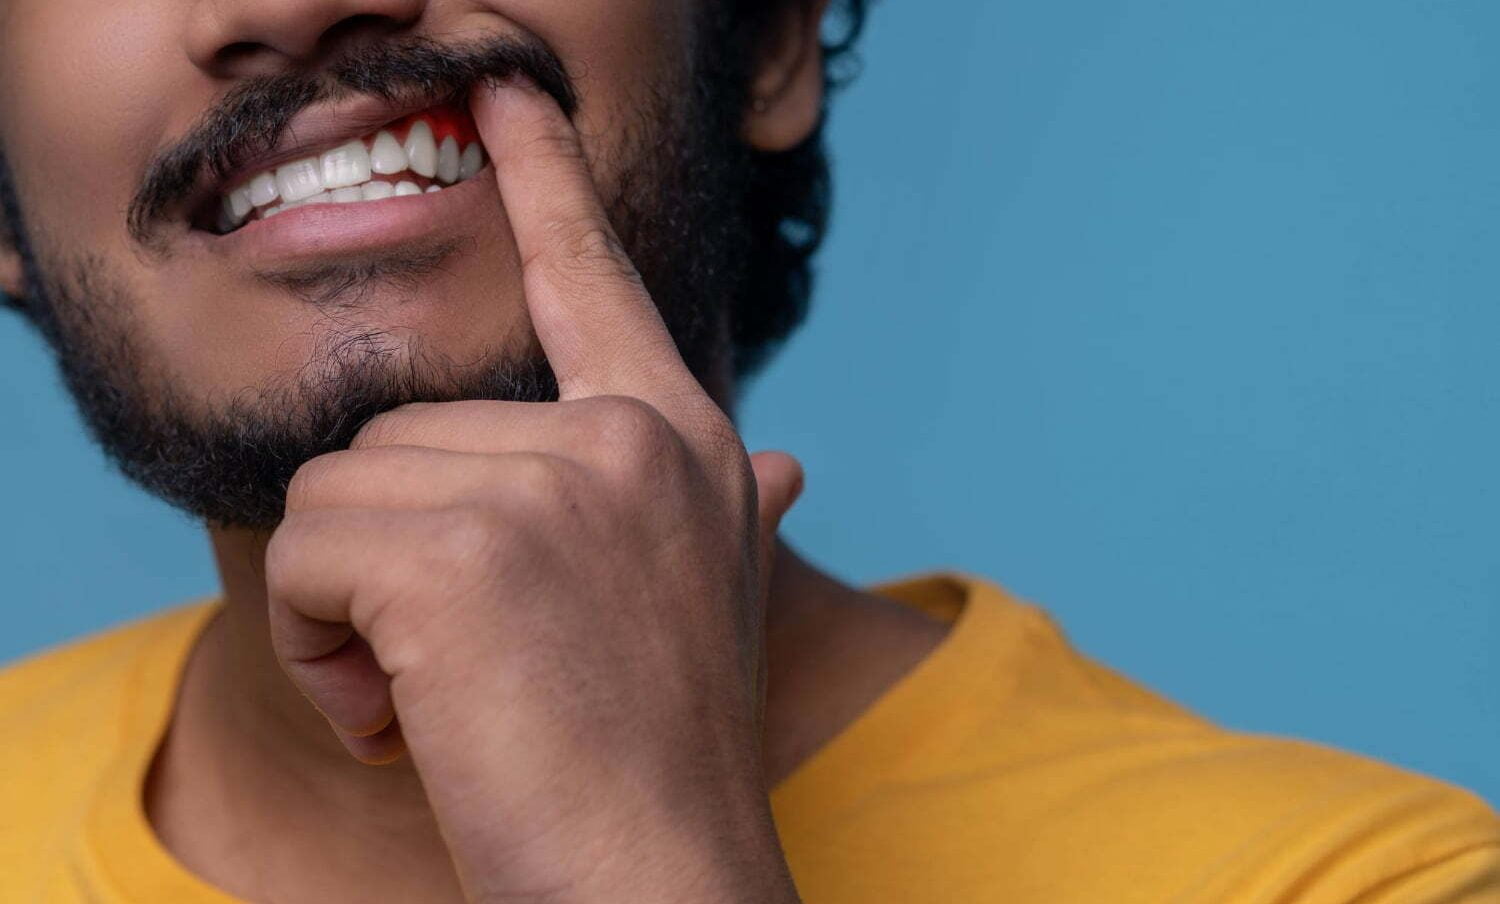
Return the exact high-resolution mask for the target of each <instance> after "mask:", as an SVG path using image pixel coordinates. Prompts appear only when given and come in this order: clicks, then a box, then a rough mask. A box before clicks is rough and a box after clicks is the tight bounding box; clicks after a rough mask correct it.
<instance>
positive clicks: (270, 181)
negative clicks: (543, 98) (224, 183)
mask: <svg viewBox="0 0 1500 904" xmlns="http://www.w3.org/2000/svg"><path fill="white" fill-rule="evenodd" d="M247 188H248V191H249V193H250V203H251V204H252V205H254V206H256V207H265V206H266V205H267V204H270V203H271V202H272V201H274V200H276V199H277V198H278V197H280V194H279V193H278V192H277V191H276V176H275V174H274V173H261V174H260V175H259V176H256V177H255V178H254V179H251V180H250V184H249V186H247Z"/></svg>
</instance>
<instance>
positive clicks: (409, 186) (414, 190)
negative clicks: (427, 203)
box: [396, 180, 422, 198]
mask: <svg viewBox="0 0 1500 904" xmlns="http://www.w3.org/2000/svg"><path fill="white" fill-rule="evenodd" d="M421 193H422V189H420V188H418V187H417V183H415V182H407V181H405V180H403V181H401V182H397V183H396V197H398V198H401V197H405V196H406V195H420V194H421Z"/></svg>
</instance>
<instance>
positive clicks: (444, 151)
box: [437, 135, 458, 185]
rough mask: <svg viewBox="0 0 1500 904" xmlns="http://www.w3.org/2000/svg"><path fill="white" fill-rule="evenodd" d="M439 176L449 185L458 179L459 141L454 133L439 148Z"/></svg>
mask: <svg viewBox="0 0 1500 904" xmlns="http://www.w3.org/2000/svg"><path fill="white" fill-rule="evenodd" d="M437 177H438V178H439V179H441V180H443V181H444V182H446V183H448V184H449V185H452V184H453V183H455V182H457V181H458V141H456V140H455V139H454V137H453V136H452V135H449V136H448V137H447V138H444V139H443V143H442V145H441V146H440V147H439V148H438V164H437Z"/></svg>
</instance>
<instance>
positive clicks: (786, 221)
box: [0, 0, 869, 377]
mask: <svg viewBox="0 0 1500 904" xmlns="http://www.w3.org/2000/svg"><path fill="white" fill-rule="evenodd" d="M808 2H813V0H779V2H766V0H715V2H714V6H713V7H712V9H711V12H716V13H717V14H718V15H710V17H709V21H710V27H711V28H712V29H713V31H714V34H713V35H711V36H710V41H711V46H713V47H714V48H715V49H716V50H722V51H723V52H724V57H723V59H724V60H725V63H724V65H725V71H724V72H722V73H719V75H720V76H721V77H725V78H727V79H729V80H730V81H731V82H732V83H733V85H735V86H736V90H737V91H738V94H737V96H736V97H734V98H733V99H734V100H735V101H737V102H738V103H739V105H740V107H739V108H740V109H744V105H745V104H746V103H748V101H749V97H748V90H749V83H750V78H751V74H752V72H753V67H754V65H755V62H756V59H757V56H758V54H759V52H760V51H761V49H762V45H763V41H764V40H765V39H766V37H767V34H768V30H769V28H770V27H771V26H772V25H773V24H774V23H775V21H776V19H777V17H778V16H781V15H785V14H787V13H788V12H789V11H790V10H789V7H788V5H787V4H800V3H808ZM831 4H832V7H831V9H830V19H831V20H832V21H833V22H834V23H835V30H836V35H837V36H836V37H835V38H833V39H831V40H827V39H825V40H824V41H823V44H822V49H823V87H824V92H823V109H822V111H821V115H820V116H819V120H818V124H817V127H816V128H815V129H814V130H813V131H812V132H811V133H810V134H809V135H808V136H807V138H806V139H805V140H803V141H802V143H800V144H798V145H797V146H796V147H793V148H791V149H789V150H786V151H780V152H775V153H768V152H759V151H752V152H750V155H751V159H750V166H749V182H748V185H747V186H746V190H745V192H744V204H745V208H744V216H745V219H746V222H747V224H748V226H749V230H750V234H751V236H752V238H751V244H750V249H749V254H748V260H746V261H745V262H744V263H745V273H746V284H745V285H744V286H743V291H741V292H739V293H737V295H736V296H735V297H734V298H733V299H732V300H731V302H730V310H729V311H728V312H727V313H728V317H729V330H730V339H731V342H732V346H733V355H734V361H733V367H734V373H735V375H736V376H738V377H744V376H748V375H750V374H752V373H754V372H755V371H756V370H757V369H758V368H759V367H760V366H761V365H762V364H764V363H765V361H766V360H767V359H768V358H769V357H770V355H771V354H772V353H773V352H774V351H775V350H776V349H777V348H778V347H779V346H780V345H781V343H782V341H783V340H785V339H786V337H787V336H789V335H790V334H791V332H792V331H793V330H794V329H796V327H797V326H798V325H799V324H800V323H801V322H802V321H803V319H804V318H805V317H806V316H807V308H808V302H809V299H810V297H811V295H812V287H813V272H812V258H813V256H814V255H815V254H816V253H817V250H818V247H819V246H820V245H821V244H822V242H823V236H824V233H825V232H826V230H827V226H828V216H829V210H830V204H831V191H830V189H831V186H830V176H829V165H828V154H827V150H826V148H825V145H824V134H823V133H824V125H825V123H826V121H827V114H828V104H829V100H830V98H831V96H832V94H833V92H834V91H835V90H836V89H838V88H840V87H842V86H843V85H845V84H846V83H847V82H848V81H849V80H850V79H851V78H852V77H853V75H854V74H855V71H856V68H857V67H856V63H857V60H856V59H855V57H854V54H853V51H854V45H855V43H856V42H857V41H858V39H859V36H860V34H861V32H862V31H863V29H864V25H865V16H866V13H867V11H868V5H869V0H831ZM20 223H21V213H20V207H19V201H18V199H17V198H16V194H15V190H14V185H13V184H12V182H11V179H10V173H9V171H8V169H7V168H6V161H5V158H4V155H3V154H0V244H6V243H8V244H12V245H14V244H17V243H21V240H22V236H20V235H19V234H18V230H19V224H20ZM20 250H21V251H22V252H23V253H24V252H25V251H26V250H27V249H25V248H24V247H23V248H21V249H20ZM0 306H8V307H12V308H15V309H17V310H19V311H21V312H22V313H23V314H24V313H27V311H26V303H25V300H24V299H18V298H11V297H9V296H6V295H4V294H3V293H0Z"/></svg>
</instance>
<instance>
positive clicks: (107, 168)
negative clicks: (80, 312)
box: [0, 0, 204, 256]
mask: <svg viewBox="0 0 1500 904" xmlns="http://www.w3.org/2000/svg"><path fill="white" fill-rule="evenodd" d="M170 6H171V4H166V3H151V2H145V3H143V2H128V3H127V2H119V0H17V2H14V3H13V4H12V7H11V9H10V10H9V11H8V13H7V17H6V20H5V22H4V32H5V34H4V38H3V39H0V59H3V64H0V65H3V67H4V78H3V81H4V88H3V91H4V94H3V99H0V105H3V107H0V108H3V111H4V122H5V134H4V136H3V137H4V141H5V146H6V148H7V149H8V150H9V152H10V157H11V164H12V167H13V169H14V170H15V175H16V181H17V184H18V187H19V189H20V191H21V194H22V196H23V199H24V201H25V203H26V210H27V213H28V217H29V218H30V220H31V221H32V223H33V224H34V226H35V228H37V229H38V231H40V232H45V233H46V234H47V235H48V236H49V237H52V238H53V240H54V241H65V242H66V243H67V244H68V245H70V246H77V247H79V248H86V249H88V250H89V251H91V252H95V253H104V254H106V255H110V256H113V255H114V254H115V253H119V252H124V251H125V250H126V249H125V234H124V222H125V209H126V206H127V204H128V202H129V199H130V197H131V195H132V194H133V193H134V191H135V189H136V188H137V187H138V185H139V183H140V177H141V174H142V172H143V167H144V163H145V161H146V160H147V159H148V157H149V156H150V154H151V153H152V152H153V151H154V149H155V148H156V146H157V143H158V142H159V140H160V137H161V135H162V134H164V132H166V131H167V130H168V129H170V128H171V127H172V125H173V123H174V122H177V121H181V122H183V123H186V122H187V121H189V120H190V117H191V116H192V115H193V113H192V112H189V111H192V110H194V109H196V110H201V109H202V106H203V103H204V100H203V98H201V97H199V98H194V97H190V96H186V95H188V94H189V93H190V92H189V91H188V90H185V88H184V86H185V85H191V84H193V83H194V82H193V80H192V79H191V78H190V77H189V78H184V75H185V74H188V73H189V72H190V66H189V64H188V62H187V60H186V59H185V58H184V57H183V56H182V55H181V53H180V42H179V41H178V40H177V37H176V34H175V31H176V29H177V28H178V27H179V26H180V23H181V19H182V15H181V12H180V10H179V11H178V12H177V13H176V14H175V15H174V14H173V13H172V11H171V8H170ZM195 104H196V108H195V107H194V105H195ZM174 111H180V112H178V114H177V116H176V118H175V119H174Z"/></svg>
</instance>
